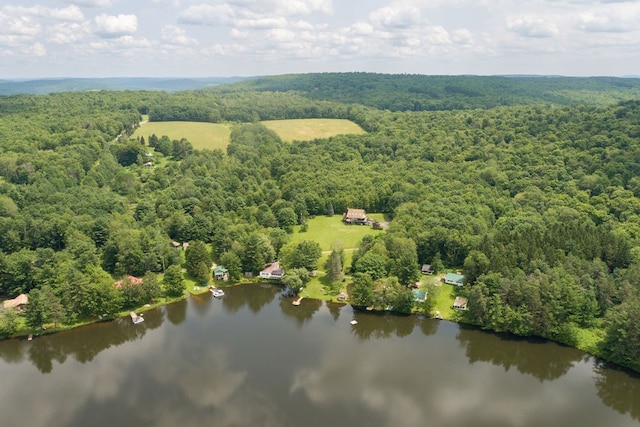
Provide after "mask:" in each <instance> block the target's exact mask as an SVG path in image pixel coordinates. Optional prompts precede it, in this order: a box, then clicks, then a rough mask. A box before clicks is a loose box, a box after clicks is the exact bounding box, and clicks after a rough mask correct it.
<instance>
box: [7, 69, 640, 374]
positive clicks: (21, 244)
mask: <svg viewBox="0 0 640 427" xmlns="http://www.w3.org/2000/svg"><path fill="white" fill-rule="evenodd" d="M323 77H325V78H326V80H323ZM410 77H411V76H383V75H368V74H344V75H334V74H328V75H311V76H306V75H305V76H300V77H296V76H285V77H282V78H274V79H273V80H271V81H272V82H275V83H269V81H270V80H269V79H260V80H256V81H254V82H252V83H243V85H244V86H237V85H232V86H229V87H225V88H216V89H205V90H198V91H190V92H179V93H174V94H168V93H165V92H142V91H140V92H135V91H132V92H78V93H59V94H50V95H19V96H7V97H2V98H0V152H1V155H0V249H1V252H0V295H2V296H4V297H15V296H16V295H18V294H20V293H29V296H30V304H29V309H28V310H27V322H28V324H29V325H32V326H34V327H35V326H38V325H41V324H43V323H60V324H73V323H74V322H76V321H78V320H79V319H83V318H87V317H91V316H97V315H99V314H103V313H107V314H109V313H115V312H117V311H119V310H122V309H127V308H133V307H138V306H140V305H141V303H144V302H146V301H149V300H153V299H155V298H158V297H159V296H160V295H163V294H165V293H166V294H171V293H173V294H180V293H181V292H182V289H183V288H182V287H181V281H182V279H183V278H182V272H181V270H180V267H179V266H180V264H182V263H183V262H185V266H186V268H187V274H188V275H189V276H190V277H194V278H204V277H205V276H206V275H207V274H210V272H209V271H208V267H207V268H206V269H204V270H203V268H202V266H203V265H205V266H208V265H209V264H210V261H211V260H213V261H215V262H219V263H222V264H224V265H225V266H227V267H228V268H229V270H230V274H231V275H232V277H233V278H239V277H240V275H241V274H242V272H243V271H254V272H257V271H258V270H259V269H261V268H262V266H263V265H264V263H265V262H267V261H269V260H271V259H272V258H273V257H274V256H278V255H280V249H281V248H283V246H284V245H285V244H286V242H287V240H288V236H289V234H288V231H290V229H291V225H292V223H299V224H304V222H305V221H306V220H307V219H308V218H310V217H312V216H316V215H327V214H331V213H333V212H335V213H336V214H339V213H341V212H342V211H344V210H345V209H346V208H347V207H357V208H362V209H366V210H367V211H370V212H383V213H385V214H387V215H388V216H389V217H390V218H392V221H391V224H390V227H389V229H388V230H387V232H385V233H381V234H376V235H375V237H371V238H367V239H365V240H364V241H363V242H362V244H361V247H360V250H359V251H358V252H357V253H356V254H354V262H353V267H352V271H351V272H350V273H351V274H352V277H353V278H354V279H353V284H352V285H350V289H352V290H354V291H355V292H358V295H353V297H356V296H357V297H358V298H359V300H360V301H361V302H362V303H363V305H366V304H368V303H370V302H371V299H372V298H375V297H376V295H375V290H376V287H377V286H378V285H379V284H380V283H382V284H384V285H385V288H386V286H387V285H389V284H391V285H393V286H397V285H406V284H408V283H410V282H411V281H412V280H415V277H416V276H417V274H418V272H419V270H418V268H419V265H420V264H422V263H431V264H437V265H441V266H442V267H443V268H449V269H463V270H464V273H465V276H466V285H465V287H464V289H463V290H462V292H463V294H464V295H466V296H467V297H468V299H469V310H468V311H467V312H466V313H464V319H463V320H465V321H467V322H470V323H474V324H477V325H479V326H481V327H483V328H486V329H490V330H495V331H505V332H512V333H514V334H518V335H523V336H533V335H535V336H542V337H546V338H551V339H554V340H557V341H560V342H564V343H567V344H575V343H576V340H577V336H578V334H580V333H581V332H583V331H589V333H591V334H592V335H593V336H595V337H597V338H598V346H599V347H598V354H599V355H601V356H602V357H605V358H607V359H609V360H613V361H616V362H617V363H620V364H622V365H624V366H628V367H631V368H634V369H636V370H640V305H639V303H640V240H639V239H640V199H639V198H638V197H639V196H640V178H639V177H638V173H639V172H640V101H639V100H638V98H640V96H638V92H637V91H638V88H639V87H640V83H639V81H638V80H633V79H564V78H549V79H548V80H547V79H543V78H531V79H525V78H520V79H510V78H506V77H503V78H486V79H484V80H475V79H472V78H466V77H459V78H456V77H446V78H445V77H433V78H428V77H424V76H413V79H411V78H410ZM311 78H313V79H314V84H313V85H309V86H307V87H306V88H303V87H302V84H301V83H300V82H304V81H309V79H311ZM552 80H553V85H554V88H555V89H553V91H555V92H557V93H569V94H571V96H568V97H562V96H560V95H558V97H556V98H554V97H548V98H547V97H546V95H544V96H543V95H540V96H539V97H538V98H536V99H535V100H530V99H529V98H527V96H529V95H531V96H533V95H532V94H533V93H534V92H535V87H536V86H537V87H538V88H539V92H540V94H543V93H547V92H545V91H544V90H542V89H541V88H544V85H545V84H546V83H548V82H549V81H552ZM394 81H395V83H394ZM265 82H267V83H265ZM287 82H289V83H287ZM367 82H368V83H367ZM518 82H521V85H518ZM540 82H542V83H540ZM538 83H539V84H538ZM363 84H366V85H369V86H371V87H370V88H368V90H366V91H359V90H356V92H359V94H356V93H355V92H354V89H353V88H357V87H360V86H361V85H363ZM581 84H582V86H581ZM238 85H240V84H238ZM288 85H290V86H288ZM452 85H457V86H458V87H464V88H466V90H467V92H465V91H462V90H458V91H453V92H452V91H451V89H447V87H451V86H452ZM625 85H626V86H625ZM252 87H258V88H260V89H261V90H252ZM408 87H412V88H414V89H413V90H414V92H415V93H417V94H420V96H421V98H420V99H422V100H424V102H425V104H423V106H422V107H420V108H410V107H406V106H404V107H403V106H400V104H398V105H395V103H396V102H401V100H403V99H405V98H406V97H407V88H408ZM323 88H330V89H327V90H324V89H323ZM491 88H493V89H491ZM563 88H565V89H563ZM222 89H224V90H222ZM262 89H272V90H276V91H266V90H262ZM285 89H291V91H285ZM596 92H597V93H598V96H595V95H593V96H591V95H592V94H594V93H596ZM313 93H317V94H318V95H317V98H322V99H314V96H313V95H312V94H313ZM338 93H342V94H345V95H344V96H342V95H341V96H338V95H337V94H338ZM447 93H451V94H452V95H451V100H450V101H448V100H447ZM548 93H550V92H548ZM346 94H353V97H352V96H351V95H346ZM381 94H386V99H387V100H388V101H389V102H392V103H394V105H384V102H386V101H384V102H383V101H382V99H381V98H380V96H381ZM580 94H582V95H583V98H581V95H580ZM586 94H590V95H589V96H587V95H586ZM625 94H627V95H628V96H627V97H626V98H627V99H626V100H621V101H615V100H617V99H623V98H625ZM407 99H409V98H407ZM518 99H519V100H520V101H519V102H515V100H518ZM345 100H348V102H343V101H345ZM613 101H615V102H613ZM359 102H361V104H359ZM412 102H413V101H412ZM421 102H422V101H421ZM430 102H432V104H430ZM449 102H450V104H448V103H449ZM365 104H366V105H365ZM407 105H408V104H407ZM431 109H433V110H438V111H413V110H431ZM391 110H396V111H391ZM142 114H149V118H150V120H198V121H210V122H232V123H235V124H234V127H233V131H232V134H231V142H230V144H229V146H228V148H227V150H226V152H223V151H220V150H216V151H209V150H194V149H193V148H192V147H191V145H190V144H189V142H188V141H186V140H181V141H177V140H173V141H172V140H169V139H168V138H166V137H165V138H163V137H162V136H157V137H154V138H153V140H152V141H146V143H147V144H150V145H151V146H149V145H147V146H143V145H142V144H141V142H145V141H135V140H130V139H129V138H128V135H130V134H131V133H132V132H133V130H134V129H135V127H136V126H137V125H138V122H139V121H140V120H141V115H142ZM313 117H324V118H345V119H350V120H353V121H354V122H356V123H358V124H359V125H360V126H362V127H363V129H365V130H366V131H367V132H368V134H365V135H344V136H336V137H332V138H330V139H318V140H313V141H303V142H296V143H294V144H286V143H283V142H282V141H281V140H280V139H279V138H278V136H277V135H276V134H274V133H273V132H271V131H269V130H267V129H266V128H265V127H264V126H262V125H260V124H259V123H257V122H258V121H259V120H266V119H286V118H313ZM150 152H151V153H152V154H153V155H154V157H153V158H154V162H155V163H156V165H155V166H154V167H152V168H149V167H145V166H144V163H145V162H146V161H147V158H148V157H147V154H148V153H150ZM170 241H178V242H192V244H191V245H190V247H189V250H188V251H187V253H186V261H185V260H183V258H182V256H181V251H180V250H175V249H173V248H172V247H171V246H170V245H169V242H170ZM205 244H206V245H205ZM207 245H208V246H207ZM208 247H210V248H212V251H211V252H210V251H208V249H207V248H208ZM285 258H286V257H285ZM328 268H329V267H327V269H328ZM163 272H166V274H162V273H163ZM127 275H132V276H136V277H142V276H144V278H145V281H144V283H145V286H143V287H140V286H134V285H133V284H131V283H127V280H126V279H125V281H124V282H123V284H122V286H120V287H118V288H116V287H114V286H113V283H114V281H115V280H116V279H119V278H121V277H126V276H127ZM337 276H340V274H339V271H338V274H337ZM394 298H396V299H395V306H396V308H400V310H399V311H403V310H402V308H405V309H411V301H410V300H409V297H407V293H406V292H398V294H397V295H395V297H394ZM12 325H13V326H15V319H13V318H12V315H10V314H7V312H6V311H4V312H3V313H2V318H0V326H1V327H2V328H3V331H2V332H3V333H4V334H7V333H10V332H12V331H11V326H12Z"/></svg>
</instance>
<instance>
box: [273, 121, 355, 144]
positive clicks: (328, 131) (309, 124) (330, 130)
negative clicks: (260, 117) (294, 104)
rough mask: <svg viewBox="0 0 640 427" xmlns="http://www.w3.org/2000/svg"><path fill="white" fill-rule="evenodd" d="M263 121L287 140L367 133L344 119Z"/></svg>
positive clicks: (307, 139) (306, 139) (308, 139)
mask: <svg viewBox="0 0 640 427" xmlns="http://www.w3.org/2000/svg"><path fill="white" fill-rule="evenodd" d="M261 123H262V124H263V125H264V126H266V127H267V128H269V129H271V130H272V131H274V132H275V133H277V134H278V136H279V137H280V138H281V139H282V140H283V141H286V142H292V141H310V140H312V139H317V138H329V137H331V136H335V135H346V134H356V135H360V134H363V133H365V131H364V130H362V128H361V127H360V126H358V125H357V124H355V123H353V122H352V121H349V120H344V119H295V120H267V121H263V122H261Z"/></svg>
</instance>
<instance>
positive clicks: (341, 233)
mask: <svg viewBox="0 0 640 427" xmlns="http://www.w3.org/2000/svg"><path fill="white" fill-rule="evenodd" d="M367 216H368V217H369V218H373V219H375V220H378V221H384V215H383V214H371V213H368V214H367ZM308 225H309V227H308V229H307V231H306V232H303V233H301V232H300V226H296V227H294V230H293V234H292V235H291V241H292V242H301V241H303V240H312V241H314V242H318V244H320V248H321V249H322V251H323V254H322V257H321V258H320V260H319V261H318V266H319V267H320V271H318V275H317V276H316V277H314V278H312V279H311V281H310V282H309V283H308V284H307V286H306V288H305V290H304V291H303V292H302V294H301V295H303V296H305V297H307V298H317V299H324V300H327V299H328V300H334V301H337V296H338V292H340V291H343V292H344V291H346V284H347V281H345V282H344V283H343V286H342V288H341V289H339V290H338V292H334V293H330V292H329V283H330V281H329V280H328V277H327V276H326V274H325V272H324V271H323V270H324V263H325V261H326V260H327V258H328V257H329V254H330V251H331V246H332V245H333V243H334V242H336V241H339V242H340V244H341V245H342V248H343V249H344V253H345V263H344V265H343V271H348V269H349V268H350V266H351V260H352V258H353V253H354V251H355V250H356V249H357V248H358V245H359V244H360V241H361V240H362V238H363V237H364V236H366V235H367V234H371V235H376V234H379V233H384V231H382V230H374V229H373V228H372V227H371V226H369V225H348V224H345V223H343V222H342V215H341V214H336V215H334V216H317V217H315V218H311V219H309V220H308Z"/></svg>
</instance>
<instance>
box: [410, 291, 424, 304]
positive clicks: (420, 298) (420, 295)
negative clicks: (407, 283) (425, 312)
mask: <svg viewBox="0 0 640 427" xmlns="http://www.w3.org/2000/svg"><path fill="white" fill-rule="evenodd" d="M411 292H413V300H414V301H417V302H425V301H426V299H427V291H423V290H422V289H412V290H411Z"/></svg>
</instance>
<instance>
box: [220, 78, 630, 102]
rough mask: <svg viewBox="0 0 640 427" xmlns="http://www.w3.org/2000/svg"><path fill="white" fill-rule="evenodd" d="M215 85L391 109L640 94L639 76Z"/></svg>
mask: <svg viewBox="0 0 640 427" xmlns="http://www.w3.org/2000/svg"><path fill="white" fill-rule="evenodd" d="M213 90H215V91H234V90H238V91H248V90H249V91H250V90H257V91H276V92H287V91H296V92H298V93H301V94H302V95H303V96H305V97H308V98H311V99H323V100H332V101H339V102H346V103H354V104H363V105H367V106H370V107H375V108H379V109H383V110H391V111H425V110H459V109H474V108H492V107H496V106H507V105H525V104H528V105H530V104H538V105H545V104H546V105H549V104H554V105H576V104H588V105H608V104H613V103H616V102H620V101H625V100H630V99H640V79H638V78H620V77H562V76H469V75H465V76H425V75H412V74H395V75H393V74H376V73H315V74H291V75H281V76H267V77H256V78H252V79H247V80H243V81H241V82H237V83H235V84H231V85H224V86H219V87H217V88H215V89H213Z"/></svg>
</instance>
